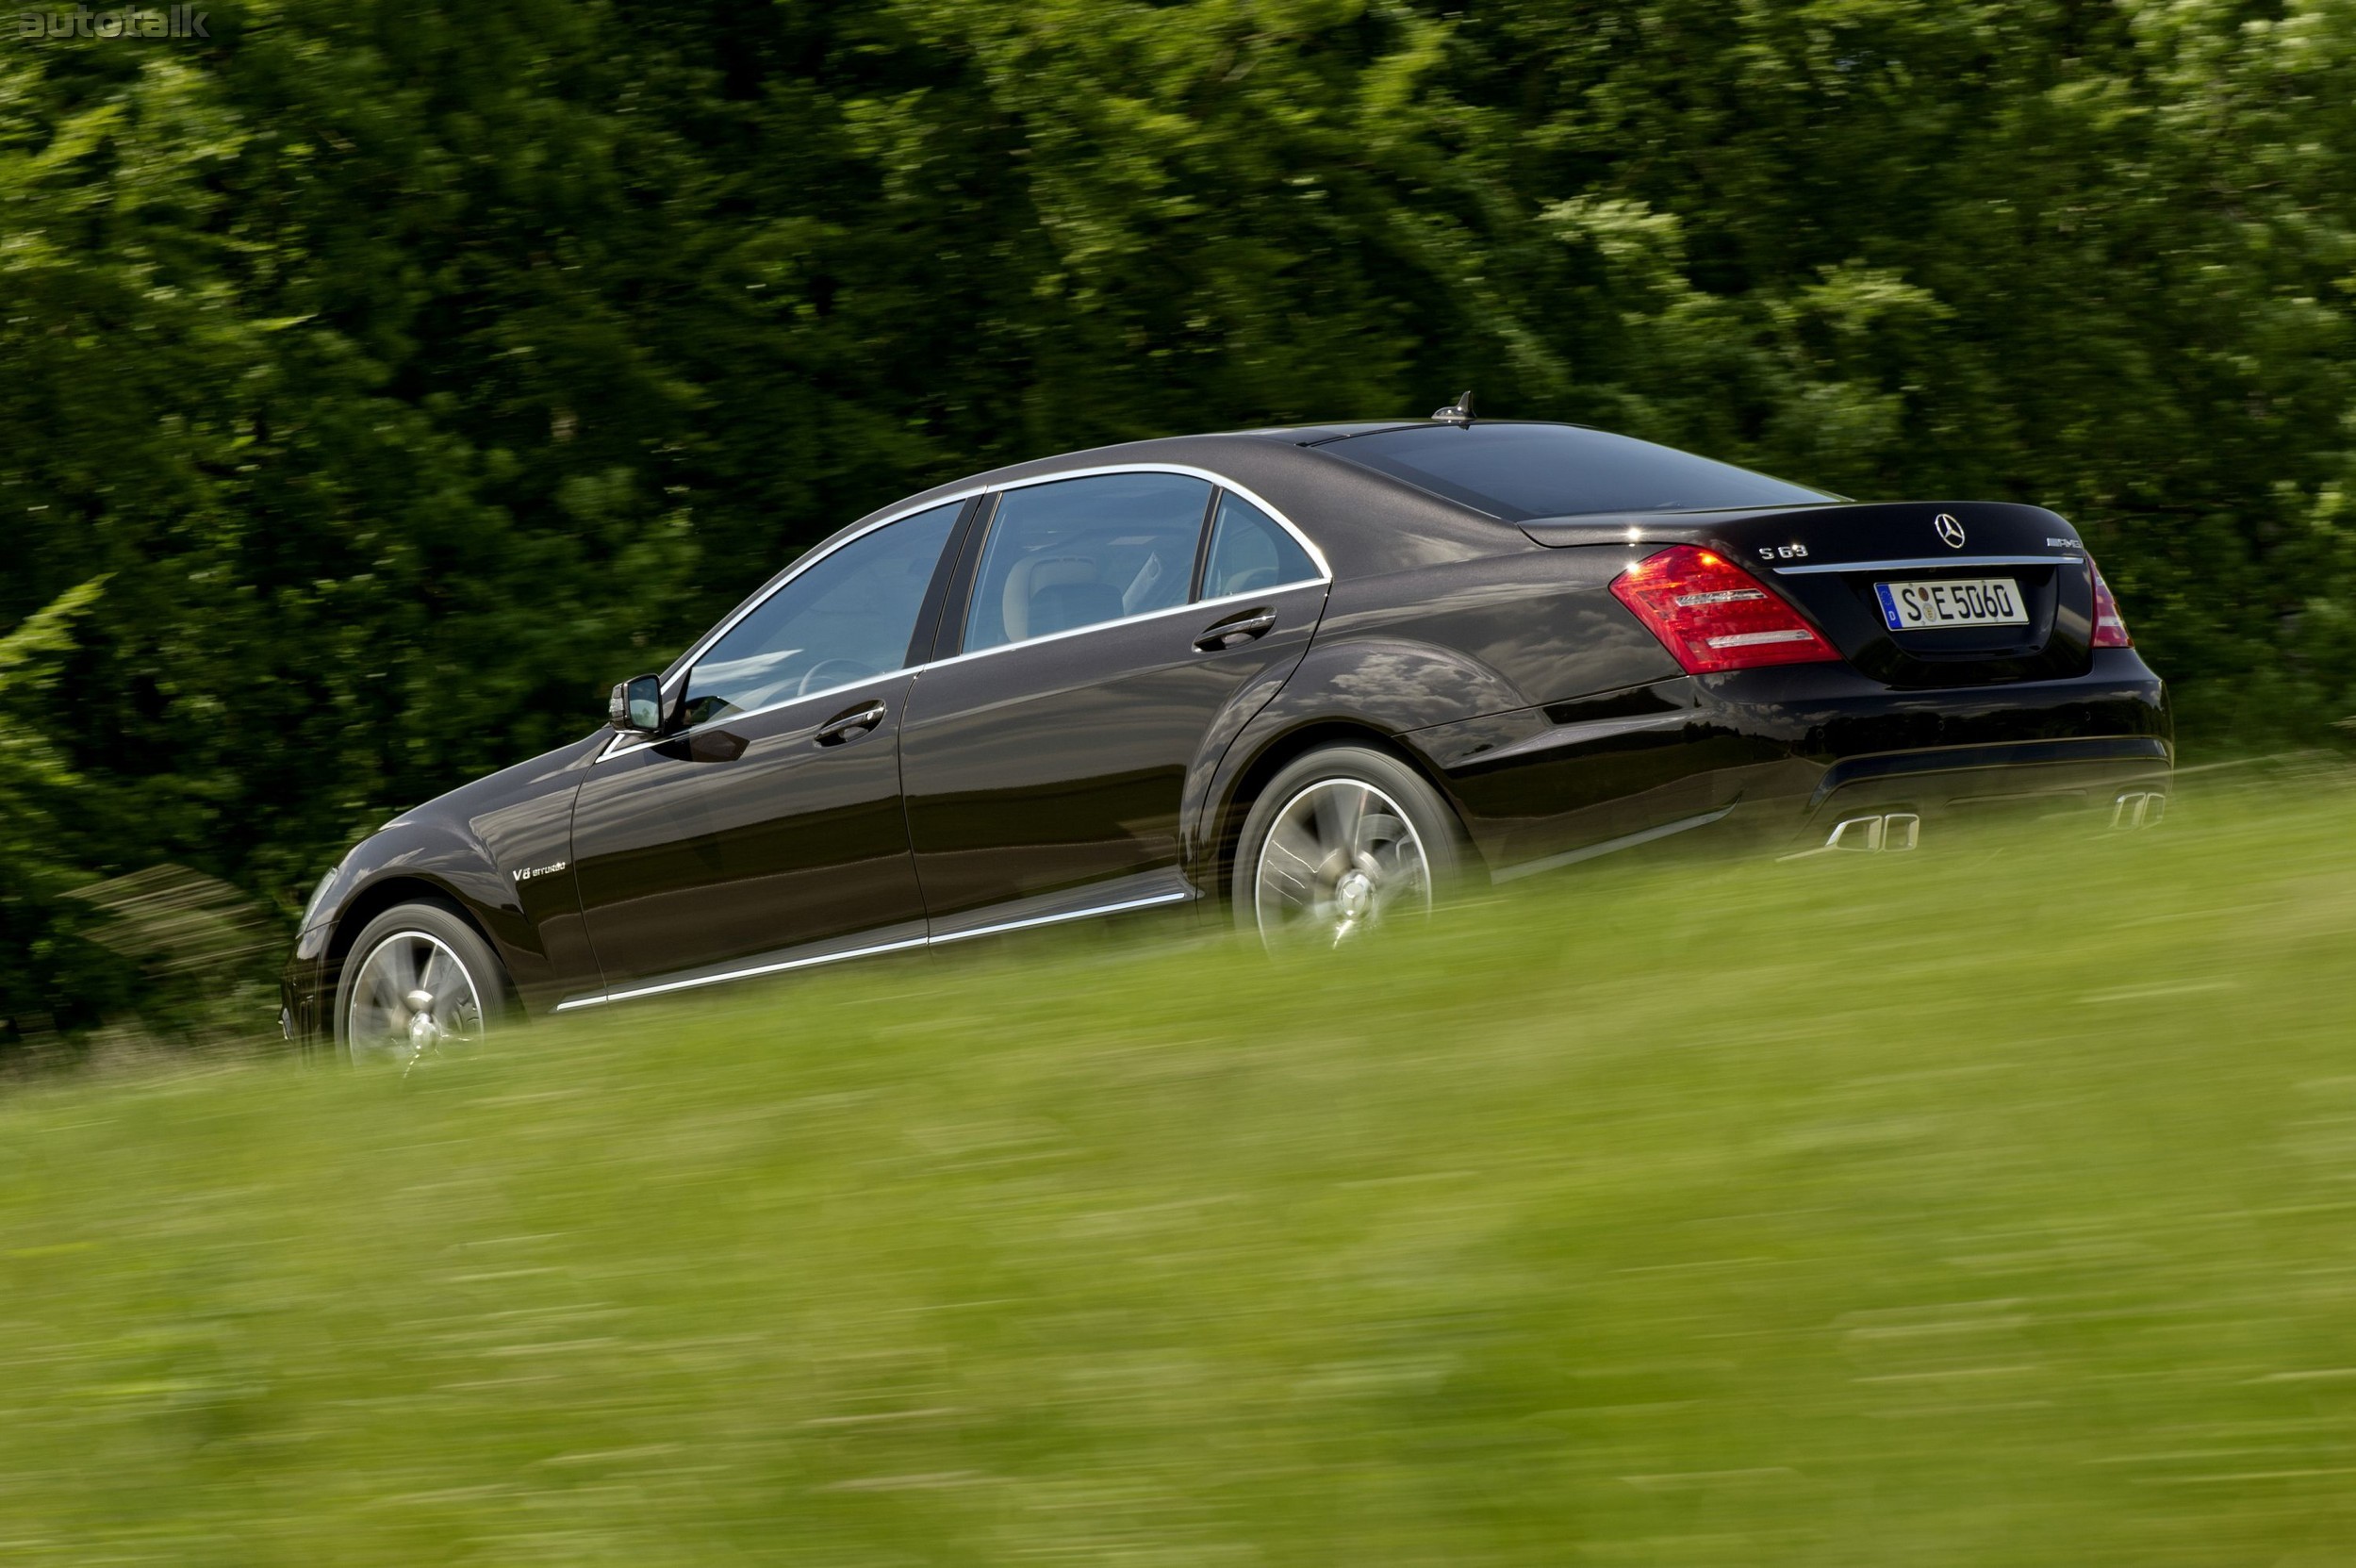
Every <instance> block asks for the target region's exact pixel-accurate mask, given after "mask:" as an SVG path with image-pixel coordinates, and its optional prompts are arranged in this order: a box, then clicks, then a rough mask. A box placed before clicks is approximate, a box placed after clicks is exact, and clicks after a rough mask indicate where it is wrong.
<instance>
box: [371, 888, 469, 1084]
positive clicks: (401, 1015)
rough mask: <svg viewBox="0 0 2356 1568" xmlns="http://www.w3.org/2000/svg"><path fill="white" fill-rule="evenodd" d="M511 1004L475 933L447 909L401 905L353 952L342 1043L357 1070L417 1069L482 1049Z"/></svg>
mask: <svg viewBox="0 0 2356 1568" xmlns="http://www.w3.org/2000/svg"><path fill="white" fill-rule="evenodd" d="M506 999H507V977H506V973H505V971H504V970H503V969H502V968H501V967H500V963H499V958H498V955H496V954H495V953H493V952H492V951H491V949H490V944H489V943H487V942H486V941H484V940H483V938H482V936H481V935H480V934H479V933H476V931H475V929H474V928H473V927H472V926H470V925H469V924H467V922H466V921H464V920H463V919H460V918H459V917H458V916H457V914H456V913H455V912H454V911H453V910H450V909H447V908H445V907H443V906H442V905H440V904H432V903H412V904H399V905H396V906H395V907H393V908H391V909H388V910H387V911H385V913H384V914H382V915H379V916H376V918H375V919H373V920H371V921H370V922H369V923H368V924H367V925H366V926H363V927H362V928H361V930H360V934H359V936H358V937H357V938H356V939H354V942H353V944H352V949H351V953H350V956H349V958H348V959H347V960H346V962H345V964H344V966H343V978H342V979H341V980H340V981H338V982H337V985H336V1043H337V1045H338V1046H339V1047H341V1048H342V1050H343V1053H344V1055H345V1056H346V1057H347V1058H348V1059H349V1060H350V1061H351V1062H353V1063H354V1065H361V1064H366V1063H372V1062H389V1063H397V1064H399V1065H403V1066H404V1067H406V1066H410V1065H415V1064H417V1063H418V1062H420V1061H423V1060H427V1059H430V1058H432V1057H436V1056H441V1055H447V1054H452V1053H453V1052H456V1051H460V1050H465V1049H468V1048H471V1047H473V1046H474V1045H476V1044H477V1043H479V1042H480V1041H481V1040H482V1038H483V1032H484V1030H485V1029H486V1027H488V1026H489V1025H491V1024H493V1023H496V1022H497V1021H498V1019H499V1018H500V1016H501V1015H502V1014H503V1012H504V1010H505V1005H506Z"/></svg>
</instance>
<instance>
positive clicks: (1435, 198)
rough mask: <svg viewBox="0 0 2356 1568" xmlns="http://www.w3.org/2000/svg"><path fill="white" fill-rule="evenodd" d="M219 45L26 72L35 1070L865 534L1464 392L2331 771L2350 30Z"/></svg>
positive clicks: (879, 13)
mask: <svg viewBox="0 0 2356 1568" xmlns="http://www.w3.org/2000/svg"><path fill="white" fill-rule="evenodd" d="M203 9H204V13H205V16H204V20H205V26H206V33H207V34H208V35H209V36H207V37H206V38H201V39H200V38H194V37H190V38H173V39H143V38H142V39H119V38H118V39H106V38H98V37H91V38H60V39H51V38H47V37H46V36H44V37H41V38H39V39H28V38H22V37H19V36H17V35H18V33H19V31H21V30H22V28H21V19H20V18H17V17H15V16H12V15H0V540H5V543H6V551H5V557H4V558H5V566H4V567H0V627H7V628H12V629H13V630H12V631H11V632H10V633H9V635H8V636H7V639H6V640H5V641H0V707H5V710H6V711H5V714H0V723H4V724H5V728H4V729H0V1018H5V1019H6V1024H5V1040H6V1041H7V1042H11V1043H22V1042H25V1041H26V1040H54V1039H56V1038H58V1034H59V1032H64V1034H65V1035H66V1036H68V1037H71V1036H73V1035H74V1033H75V1032H78V1031H86V1030H88V1029H89V1028H90V1027H91V1025H92V1024H94V1023H96V1022H98V1021H100V1020H102V1019H109V1018H113V1019H121V1018H125V1017H133V1016H136V1017H139V1018H141V1019H143V1020H144V1023H143V1024H142V1026H141V1027H144V1028H150V1029H154V1030H157V1031H160V1032H163V1033H165V1034H167V1035H168V1034H171V1033H172V1032H173V1031H179V1032H183V1033H185V1032H188V1031H190V1030H193V1029H197V1028H199V1027H200V1026H201V1024H202V1021H203V1019H204V1017H205V1016H206V1013H205V1009H206V1007H207V1006H208V1005H212V1004H216V1003H218V1002H219V1001H220V1000H221V998H222V994H223V990H224V987H225V986H226V985H227V984H228V982H226V981H225V980H224V979H223V978H222V977H223V975H224V973H225V972H226V970H225V969H224V967H223V964H222V963H221V962H192V961H190V959H189V951H190V950H191V949H190V948H189V944H188V943H187V942H185V941H183V942H181V943H180V944H179V946H178V947H177V948H174V947H173V945H172V943H170V942H168V941H163V940H161V939H157V940H147V939H144V938H140V939H133V938H131V937H126V936H125V935H124V926H123V917H122V916H120V915H109V914H108V913H107V909H108V907H109V905H110V904H111V906H112V907H113V908H115V909H117V910H122V909H124V908H129V907H133V906H136V905H137V904H138V901H139V900H140V899H142V898H148V899H150V901H151V902H154V900H156V899H160V900H161V902H160V903H159V904H157V907H159V908H163V909H166V910H167V911H170V910H174V909H177V910H181V911H183V912H184V913H185V912H186V910H188V909H189V908H196V909H197V913H198V915H201V916H203V918H204V919H205V920H210V921H211V922H212V926H211V927H208V928H206V929H207V931H208V932H209V934H208V935H206V936H205V937H204V941H201V942H199V943H198V944H197V949H199V950H203V951H208V952H212V953H214V954H215V955H216V956H218V955H220V954H244V955H246V957H244V958H240V959H239V963H241V964H246V967H245V968H244V969H241V970H239V972H240V973H245V974H247V975H249V976H258V975H260V974H262V973H263V972H265V971H266V969H267V958H268V956H269V953H270V949H272V948H273V947H274V946H275V944H276V943H277V942H278V941H279V940H281V939H282V938H283V936H284V934H285V931H286V928H287V927H288V925H289V924H290V923H291V919H292V916H293V913H294V911H295V910H296V909H297V908H299V906H300V903H301V900H302V898H303V896H304V894H305V891H306V890H307V888H308V886H309V884H310V883H312V882H313V881H314V880H315V879H316V878H317V876H318V875H319V874H320V872H321V870H323V869H324V868H325V867H326V866H327V865H328V864H329V863H330V862H332V860H333V859H334V857H335V856H336V855H337V854H338V852H339V851H340V850H341V849H342V848H343V847H344V845H345V844H346V843H348V842H349V841H350V840H351V839H352V838H353V837H354V836H355V835H357V834H361V833H363V832H365V831H367V830H368V829H370V828H371V827H372V826H374V825H375V824H376V823H378V822H380V821H381V820H383V819H384V818H385V817H387V815H389V814H390V813H391V812H393V811H395V810H397V809H399V808H401V807H403V806H405V805H407V804H410V803H413V802H415V801H420V800H421V799H424V798H426V797H429V796H431V795H433V794H435V793H437V792H438V791H440V790H442V789H444V788H447V787H448V786H450V785H452V784H456V783H458V782H460V781H462V780H464V779H466V778H469V777H471V776H473V775H475V774H477V773H480V772H482V771H484V770H486V769H488V768H490V767H494V766H498V765H501V764H503V763H505V762H508V761H512V760H515V759H518V758H519V757H522V756H524V755H526V754H529V753H531V752H533V751H536V750H539V749H542V748H545V747H547V746H549V745H552V744H553V743H555V742H558V741H560V740H563V739H566V738H568V737H570V736H572V735H575V734H580V733H582V732H583V731H584V730H585V728H586V727H587V726H588V725H590V724H592V723H593V722H595V720H596V718H597V714H598V711H599V707H598V704H599V701H600V698H601V692H602V690H603V688H604V686H605V685H607V684H608V683H610V682H611V681H613V680H616V679H618V678H620V677H621V676H624V675H627V674H630V673H633V672H634V671H637V670H640V669H644V668H653V667H656V666H659V665H661V664H662V663H664V662H665V661H666V660H667V658H668V656H669V655H670V653H671V652H673V651H674V650H675V649H676V648H677V647H678V646H679V645H680V644H681V643H682V642H683V640H684V639H685V638H686V637H687V636H688V635H691V634H692V633H693V632H694V631H695V630H696V629H698V628H699V627H700V626H701V625H702V624H704V623H705V622H707V621H708V620H709V619H711V618H712V617H713V616H715V615H716V614H717V612H719V611H720V610H721V609H723V608H724V607H725V606H726V605H728V604H729V603H731V602H733V601H734V600H735V599H736V598H738V597H739V596H740V595H741V594H742V593H743V592H744V591H746V590H747V589H748V588H749V587H750V586H751V585H753V584H755V583H756V582H758V581H759V580H760V579H761V578H763V577H764V576H766V574H767V573H769V572H770V571H772V570H773V569H776V568H777V567H778V566H780V565H781V564H782V563H783V562H784V561H786V560H787V559H789V558H790V557H791V556H792V555H793V554H794V553H796V552H797V551H798V550H799V549H800V548H801V547H803V546H805V545H807V544H808V543H810V542H812V541H813V540H815V539H816V538H818V537H820V536H824V535H825V534H827V533H829V532H831V531H832V530H833V529H834V528H836V527H838V526H840V525H841V524H843V523H844V522H846V521H848V520H850V519H851V518H853V517H855V516H857V515H858V514H860V513H861V512H863V511H865V510H867V509H868V508H870V507H873V506H875V505H877V504H879V503H883V502H886V501H889V500H891V499H893V498H895V497H897V496H899V495H901V494H904V493H906V492H908V491H910V490H913V489H914V488H916V487H921V486H924V485H927V484H930V483H932V482H934V481H937V480H940V479H943V478H946V477H949V476H952V475H955V474H957V473H960V472H964V471H968V470H975V469H979V468H981V467H984V466H987V465H990V464H994V463H998V462H1003V461H1006V460H1009V459H1013V458H1019V457H1024V456H1030V455H1034V454H1043V453H1047V452H1051V451H1058V450H1063V449H1068V448H1074V447H1081V446H1086V445H1089V444H1093V443H1096V442H1102V441H1110V440H1117V439H1124V438H1128V437H1139V436H1148V435H1156V434H1162V433H1169V432H1182V431H1190V430H1197V429H1207V428H1216V427H1225V426H1234V425H1239V424H1262V423H1270V422H1276V421H1287V420H1296V419H1314V418H1324V417H1329V416H1348V415H1381V416H1392V415H1401V414H1420V413H1423V412H1425V411H1426V410H1428V409H1429V408H1431V407H1432V406H1434V405H1435V404H1439V403H1440V402H1442V401H1443V400H1445V399H1446V398H1447V397H1449V396H1451V395H1452V394H1454V393H1455V392H1456V391H1457V390H1458V389H1459V388H1462V387H1464V386H1466V385H1470V386H1473V387H1475V388H1477V390H1478V393H1479V396H1480V399H1481V403H1482V406H1483V407H1484V409H1485V410H1489V411H1492V412H1495V413H1498V414H1504V415H1513V416H1524V417H1539V418H1548V419H1565V420H1574V421H1590V422H1594V423H1597V424H1602V425H1606V426H1608V427H1611V428H1614V429H1618V430H1623V431H1627V432H1630V433H1633V434H1637V435H1640V436H1645V437H1654V438H1656V439H1660V440H1665V441H1670V442H1674V443H1678V444H1681V445H1686V446H1690V447H1693V448H1696V449H1698V450H1700V451H1703V452H1705V453H1708V454H1712V455H1716V456H1720V457H1724V458H1730V459H1733V460H1736V461H1738V462H1743V463H1747V464H1752V465H1755V466H1757V467H1760V468H1763V469H1766V470H1770V471H1772V472H1775V473H1779V474H1784V475H1788V476H1789V477H1791V478H1793V479H1796V480H1800V481H1803V482H1805V483H1808V484H1811V485H1819V486H1825V487H1832V488H1835V489H1838V490H1841V491H1844V492H1848V493H1851V494H1856V495H1861V496H1874V497H1904V496H1915V497H1986V498H1999V499H2007V500H2019V501H2030V502H2036V503H2044V504H2048V505H2051V506H2053V507H2055V508H2056V509H2058V510H2060V511H2062V512H2063V513H2065V514H2067V515H2068V516H2069V517H2070V518H2071V519H2072V520H2074V521H2075V522H2076V523H2077V524H2078V525H2079V526H2080V527H2081V528H2082V529H2083V530H2084V534H2085V536H2086V537H2087V538H2088V540H2089V541H2090V542H2091V543H2093V545H2094V546H2095V548H2096V550H2097V552H2098V553H2099V554H2100V556H2101V560H2102V562H2103V567H2104V570H2105V572H2106V574H2107V575H2108V576H2109V578H2110V580H2111V582H2112V583H2113V584H2114V585H2115V586H2116V587H2117V591H2118V594H2119V597H2120V599H2121V601H2122V602H2123V603H2124V606H2125V609H2126V613H2127V616H2128V619H2129V621H2130V623H2131V625H2132V626H2133V627H2134V632H2135V634H2136V635H2137V638H2138V640H2139V642H2140V643H2141V644H2142V645H2143V647H2144V648H2145V650H2146V651H2147V653H2148V655H2149V657H2150V661H2151V662H2152V664H2153V665H2154V666H2156V667H2157V668H2159V669H2160V670H2161V671H2162V672H2164V673H2165V674H2167V676H2168V677H2170V679H2171V680H2173V681H2174V682H2175V683H2177V690H2178V694H2179V698H2180V701H2181V703H2182V714H2183V730H2184V734H2185V739H2186V741H2187V744H2188V746H2189V747H2190V748H2191V754H2192V755H2193V756H2194V757H2195V758H2198V757H2199V756H2201V755H2222V754H2225V753H2226V752H2228V751H2232V750H2235V749H2240V750H2252V749H2262V748H2281V747H2284V746H2291V745H2313V744H2315V743H2317V742H2319V741H2326V740H2329V739H2330V738H2331V737H2332V736H2333V735H2334V734H2335V733H2339V732H2335V731H2334V730H2333V728H2332V726H2333V725H2334V724H2335V723H2337V722H2339V721H2341V720H2343V719H2345V718H2348V715H2349V714H2350V713H2351V712H2356V663H2352V662H2351V658H2350V655H2351V652H2356V620H2352V619H2351V613H2352V612H2356V550H2352V549H2351V538H2356V535H2352V534H2351V531H2350V526H2351V525H2350V508H2349V503H2348V499H2347V491H2348V475H2349V472H2350V469H2351V464H2352V462H2356V356H2351V355H2350V354H2349V348H2350V333H2351V321H2350V314H2351V304H2350V297H2349V286H2350V282H2351V269H2352V268H2356V205H2351V202H2350V199H2349V192H2350V191H2351V190H2356V166H2352V164H2356V91H2352V90H2356V6H2350V5H2348V4H2346V3H2344V0H2289V3H2282V0H2246V3H2237V0H2132V3H2119V4H2102V3H2097V0H1983V3H1973V0H1814V3H1807V4H1757V5H1742V4H1729V3H1727V0H1630V3H1622V4H1611V3H1586V4H1579V3H1571V0H1474V3H1470V4H1464V3H1460V0H1431V3H1425V0H1413V3H1409V0H1373V3H1368V0H1201V3H1192V4H1163V5H1148V4H1109V3H1104V0H1024V3H1022V4H1007V3H1005V0H864V3H859V4H845V5H832V4H820V3H799V0H794V3H789V0H777V3H770V0H726V3H717V0H707V3H700V4H690V3H684V0H678V3H665V0H466V3H464V4H456V3H441V0H216V3H215V4H213V5H211V6H210V7H209V8H203ZM28 14H32V15H34V16H35V17H36V19H37V20H38V19H39V18H40V17H41V15H43V14H45V8H44V9H43V10H38V11H33V12H30V13H28ZM43 30H44V32H45V30H46V29H45V28H44V29H43ZM159 866H161V867H184V868H186V871H185V873H183V872H179V871H174V872H171V873H169V874H168V875H167V877H166V882H167V883H170V879H171V878H174V877H178V878H183V880H184V882H185V881H186V879H187V878H202V879H214V880H212V881H206V882H187V883H186V885H187V886H195V887H200V888H212V889H214V890H215V892H220V891H222V889H223V888H224V886H225V887H226V888H234V889H236V890H238V893H237V897H239V898H242V899H243V900H247V901H246V903H245V904H244V905H243V906H242V909H243V913H238V912H237V911H236V910H234V909H232V910H230V911H228V912H227V913H223V912H222V909H221V908H214V909H213V910H212V913H210V914H206V913H205V909H204V908H203V907H200V906H204V905H205V898H204V897H199V896H197V895H195V894H189V896H188V897H186V898H182V899H180V900H179V901H178V902H176V903H175V902H174V901H173V899H174V897H175V896H174V895H173V893H172V889H173V886H180V885H182V884H181V883H170V885H164V886H162V887H160V888H158V887H157V885H153V884H151V883H131V884H122V883H111V882H109V883H106V885H107V886H109V887H111V888H113V889H114V892H113V893H112V894H111V895H109V896H108V897H101V898H96V899H93V898H91V897H88V896H77V895H87V894H88V893H89V891H90V889H91V885H92V884H93V883H100V882H101V881H102V879H114V878H119V877H121V876H123V875H124V874H125V873H137V874H141V875H153V874H154V873H152V869H151V868H153V867H159ZM183 891H185V887H184V888H183ZM215 902H216V904H218V900H215ZM193 917H194V916H191V918H193ZM199 923H200V924H202V923H203V922H202V921H201V920H200V921H199ZM184 924H185V922H184ZM214 928H218V929H214ZM232 928H234V929H232ZM223 932H227V933H228V934H227V935H226V936H224V935H223V934H222V933H223ZM92 937H100V938H108V940H103V941H102V940H92V939H91V938H92ZM205 942H210V943H211V947H210V948H206V947H205V946H204V943H205ZM174 954H176V956H174ZM159 955H161V956H159ZM238 1006H239V1009H241V1010H242V1013H241V1015H245V1016H250V1017H259V1018H266V1017H268V1016H269V1014H270V1002H269V1001H268V999H266V997H265V995H264V993H263V990H262V987H261V984H260V982H258V981H255V982H254V983H253V985H252V988H251V991H250V994H240V997H239V1001H238Z"/></svg>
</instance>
